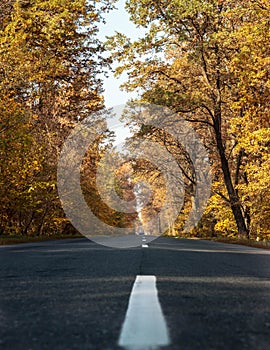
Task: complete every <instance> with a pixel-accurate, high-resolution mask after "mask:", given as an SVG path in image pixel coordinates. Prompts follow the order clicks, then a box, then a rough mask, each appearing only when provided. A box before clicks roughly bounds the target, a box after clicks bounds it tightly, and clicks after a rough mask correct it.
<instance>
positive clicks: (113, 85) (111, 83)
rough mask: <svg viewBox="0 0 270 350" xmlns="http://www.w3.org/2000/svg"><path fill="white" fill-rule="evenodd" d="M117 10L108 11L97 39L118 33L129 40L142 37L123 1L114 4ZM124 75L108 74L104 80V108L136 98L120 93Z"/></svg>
mask: <svg viewBox="0 0 270 350" xmlns="http://www.w3.org/2000/svg"><path fill="white" fill-rule="evenodd" d="M116 7H117V10H113V11H110V12H109V13H108V14H106V15H105V16H104V18H105V21H106V24H105V25H103V24H100V26H99V27H100V33H99V39H100V40H102V41H103V40H105V39H106V36H112V35H114V33H115V32H116V31H117V32H120V33H124V34H126V35H127V36H129V37H130V38H131V39H137V38H138V37H139V36H143V33H144V31H143V29H138V28H136V26H135V25H134V24H133V23H132V22H130V20H129V14H128V13H127V12H126V10H125V0H120V1H118V2H117V3H116ZM125 80H126V79H125V75H124V74H123V76H121V77H120V78H115V77H114V76H113V73H112V72H110V75H109V78H104V90H105V92H104V97H105V105H106V107H113V106H117V105H120V104H124V103H125V102H127V100H128V99H130V98H131V97H133V98H134V97H137V94H136V93H127V92H124V91H121V90H120V88H119V86H120V85H121V83H123V82H124V81H125Z"/></svg>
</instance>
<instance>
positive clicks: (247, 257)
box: [0, 238, 270, 350]
mask: <svg viewBox="0 0 270 350" xmlns="http://www.w3.org/2000/svg"><path fill="white" fill-rule="evenodd" d="M136 276H152V277H139V278H137V282H138V283H137V285H136V284H135V287H134V281H135V279H136ZM153 276H155V277H153ZM142 281H143V283H145V285H142ZM155 281H156V289H157V291H158V298H159V302H160V306H161V310H162V312H160V315H159V317H160V320H161V321H160V324H161V326H160V327H162V326H163V323H164V322H163V321H164V320H165V323H166V326H167V329H168V333H169V338H170V345H168V346H164V347H162V349H166V350H167V349H169V350H211V349H213V350H214V349H228V350H244V349H249V350H269V349H270V251H267V250H262V249H255V248H249V247H242V246H237V245H229V244H223V243H214V242H207V241H198V240H182V239H181V240H180V239H169V238H159V239H158V240H155V241H153V242H152V243H150V244H149V247H148V248H142V247H139V248H134V249H122V250H117V249H112V248H106V247H103V246H99V245H97V244H94V243H92V242H90V241H88V240H87V239H75V240H68V241H67V240H63V241H52V242H42V243H32V244H22V245H16V246H5V247H0V349H3V350H17V349H18V350H26V349H27V350H30V349H31V350H32V349H33V350H36V349H37V350H43V349H50V350H54V349H56V350H58V349H61V350H62V349H63V350H68V349H78V350H84V349H85V350H86V349H87V350H91V349H94V350H114V349H123V348H122V347H120V346H119V345H117V344H118V340H119V336H120V333H121V329H122V325H123V322H124V320H125V319H126V314H127V308H128V303H129V299H130V295H131V290H132V288H133V292H134V293H135V294H134V293H133V294H134V295H135V297H134V298H133V306H130V310H131V312H133V313H134V310H135V312H136V310H138V307H137V306H136V305H137V304H136V302H137V301H136V300H137V299H136V291H138V288H142V286H144V287H143V288H144V289H141V290H144V291H147V290H148V289H147V288H149V290H150V289H151V293H150V292H149V293H150V294H151V296H150V294H149V298H148V299H147V298H146V299H144V300H148V303H151V302H150V301H149V300H154V301H153V303H154V302H155V303H156V304H155V305H156V306H155V307H156V308H158V307H159V305H158V302H157V301H155V297H156V296H155V289H154V288H155ZM136 286H137V287H136ZM136 288H137V289H136ZM139 291H140V289H139ZM142 294H143V293H142ZM137 295H140V292H137ZM150 298H152V299H150ZM134 300H135V301H134ZM134 305H135V306H134ZM152 306H153V305H152ZM145 307H146V311H145V313H146V314H147V310H148V307H147V305H146V306H145ZM150 309H151V310H152V309H154V306H153V308H150ZM150 309H149V310H150ZM149 310H148V311H149ZM149 312H150V311H149ZM153 312H154V311H153ZM161 314H163V316H164V319H163V318H162V317H163V316H162V315H161ZM148 316H149V315H148ZM150 319H151V318H150ZM147 320H148V321H147V322H146V326H145V327H146V328H147V327H148V325H147V323H148V324H149V322H150V321H149V318H148V319H147ZM131 324H132V323H131ZM128 327H130V325H128V326H127V328H128ZM134 327H137V325H136V323H135V325H134ZM152 331H153V330H152ZM125 337H126V336H123V339H125ZM126 349H127V350H129V349H128V348H126ZM130 349H131V348H130ZM137 349H138V350H149V349H150V346H141V347H140V349H139V347H137ZM134 350H136V347H134Z"/></svg>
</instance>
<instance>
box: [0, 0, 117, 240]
mask: <svg viewBox="0 0 270 350" xmlns="http://www.w3.org/2000/svg"><path fill="white" fill-rule="evenodd" d="M112 3H113V1H107V0H104V1H101V2H96V1H86V0H75V1H69V0H54V1H47V0H26V1H25V0H24V1H22V0H5V1H3V2H1V5H0V7H1V10H0V12H1V24H0V96H1V99H0V111H1V115H0V118H1V119H0V132H1V141H0V146H1V148H0V153H1V161H0V167H1V173H0V183H1V189H0V191H1V214H0V228H1V232H2V233H3V232H4V233H25V234H27V233H35V234H42V233H43V232H47V233H48V232H51V233H54V232H55V231H57V230H58V231H61V230H62V229H63V226H64V223H65V219H64V215H63V212H62V211H61V206H60V203H59V200H58V197H57V192H56V164H57V155H58V153H59V150H60V146H61V144H62V143H63V140H64V139H65V137H66V136H67V135H68V133H69V131H70V130H71V128H73V127H74V126H75V125H76V123H77V122H78V121H79V120H82V119H84V118H85V117H86V116H89V114H90V113H91V112H92V111H95V110H97V109H99V108H101V107H102V106H103V99H102V97H101V93H102V85H101V81H100V80H99V78H98V73H99V72H100V71H101V70H102V67H103V65H106V64H107V62H106V60H104V59H103V58H102V57H101V53H102V50H103V48H102V45H101V43H100V42H99V40H98V39H97V32H98V27H97V24H98V23H99V22H100V21H101V20H102V15H103V14H104V13H105V12H106V11H108V10H109V9H110V8H112Z"/></svg>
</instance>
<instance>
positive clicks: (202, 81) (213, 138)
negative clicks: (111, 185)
mask: <svg viewBox="0 0 270 350" xmlns="http://www.w3.org/2000/svg"><path fill="white" fill-rule="evenodd" d="M126 8H127V10H128V12H129V13H130V16H131V20H132V21H133V22H134V23H135V24H136V25H139V26H143V27H145V28H147V29H148V32H147V34H146V35H145V37H143V38H141V39H139V40H137V41H135V42H131V41H130V39H129V38H127V37H126V36H125V35H124V34H121V33H117V34H116V35H115V36H114V37H112V38H110V39H109V41H108V48H109V49H111V51H112V57H113V58H114V59H116V60H118V62H119V63H120V66H119V67H118V68H117V70H116V74H121V73H122V72H123V71H124V70H126V71H127V72H128V76H129V80H128V82H127V83H126V84H125V85H124V86H125V87H126V88H127V89H136V88H140V89H142V90H143V91H144V93H143V95H142V100H143V101H146V102H150V103H156V104H159V105H163V106H167V107H169V108H170V109H172V110H174V111H175V112H177V113H179V115H181V116H183V117H184V118H185V119H186V120H187V121H189V122H190V123H191V124H192V125H194V127H195V128H196V130H197V131H198V133H199V134H200V135H201V137H202V138H203V140H204V142H205V145H206V147H207V148H208V149H209V153H210V155H211V161H212V166H213V172H214V181H216V182H223V183H224V187H225V193H224V192H223V193H222V192H220V191H217V194H218V195H219V196H220V197H221V198H222V199H223V200H224V201H225V203H227V204H229V206H230V208H231V210H232V213H233V217H234V220H235V223H236V226H237V231H238V234H239V235H240V236H244V237H247V236H248V235H249V220H248V216H249V208H245V204H244V203H243V201H241V198H240V197H241V194H239V189H240V187H239V183H240V179H241V178H244V177H245V174H244V173H245V171H244V169H243V168H242V165H243V155H244V151H243V148H242V147H239V140H240V138H241V136H242V135H241V133H240V130H237V132H235V129H234V131H232V126H233V125H234V124H235V118H237V119H238V121H239V120H241V123H243V124H244V123H245V118H244V117H243V109H241V108H240V109H236V108H235V106H236V105H237V104H239V103H244V100H243V94H244V98H245V97H247V95H248V93H246V92H245V90H244V86H245V87H247V84H246V82H244V80H245V78H244V77H245V76H246V75H248V76H252V74H251V72H249V70H248V69H249V68H248V66H249V64H246V66H245V67H244V65H245V63H241V64H242V67H241V69H242V70H241V72H240V73H239V71H238V68H237V59H238V62H239V60H240V62H242V61H243V58H241V55H239V50H240V52H242V54H243V53H244V48H245V47H246V48H247V47H248V45H250V44H251V40H250V41H249V44H248V43H247V41H246V42H245V39H244V38H245V33H246V31H247V30H249V31H250V32H251V33H252V34H251V37H250V39H251V38H252V39H255V38H257V36H260V38H261V39H260V40H262V41H263V44H262V41H261V44H262V45H265V46H266V47H268V49H269V41H267V40H265V39H264V40H263V36H262V34H263V31H262V30H263V29H262V28H263V26H261V27H260V26H259V27H255V28H253V27H252V26H253V20H254V19H256V23H257V24H259V22H260V21H261V20H262V19H263V23H264V26H265V28H266V26H267V23H268V22H267V14H268V11H269V8H268V5H267V2H266V1H264V0H263V1H246V2H244V3H243V2H240V1H234V2H232V1H230V0H222V1H221V0H212V1H210V0H209V1H202V0H192V1H189V2H187V1H183V0H174V1H169V2H168V1H164V0H158V1H146V0H140V1H134V0H129V1H127V3H126ZM258 13H259V14H258ZM239 14H240V15H239ZM268 24H269V23H268ZM259 28H260V29H259ZM258 32H259V33H258ZM243 41H244V43H243ZM255 43H256V41H255V40H254V41H253V48H254V49H255V46H256V44H255ZM262 47H263V46H261V48H262ZM241 50H242V51H241ZM265 50H267V49H265ZM268 52H269V51H268ZM257 53H258V55H257V57H258V60H259V61H260V60H261V57H262V56H261V54H262V52H260V51H259V50H257ZM264 55H265V54H264ZM268 57H269V56H268ZM263 61H264V59H263ZM253 63H254V62H252V60H251V61H250V65H252V64H253ZM265 63H266V62H265V61H264V64H265ZM261 67H262V66H260V68H258V75H257V76H258V77H259V76H260V74H261ZM253 70H254V69H253ZM265 78H266V76H265ZM240 85H241V86H240ZM259 85H260V84H259ZM268 88H269V86H268ZM251 90H253V89H251ZM254 90H255V91H256V93H257V94H259V95H260V87H259V86H255V87H254ZM267 91H268V90H267ZM264 98H265V97H264ZM253 102H254V101H253ZM253 102H252V106H253V108H254V111H255V113H257V112H258V104H257V105H256V103H255V104H254V103H253ZM264 105H265V100H264ZM247 109H248V110H249V111H250V109H249V108H246V109H245V110H247ZM249 113H250V112H249ZM239 118H240V119H239ZM266 118H268V117H266ZM237 145H238V147H236V146H237ZM221 187H223V186H221ZM216 188H217V187H216ZM246 204H247V203H246ZM246 209H247V210H246Z"/></svg>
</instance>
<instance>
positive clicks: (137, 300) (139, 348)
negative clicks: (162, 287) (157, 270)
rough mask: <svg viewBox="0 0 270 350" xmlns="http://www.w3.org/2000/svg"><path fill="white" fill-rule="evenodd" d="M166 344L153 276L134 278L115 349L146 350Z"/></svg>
mask: <svg viewBox="0 0 270 350" xmlns="http://www.w3.org/2000/svg"><path fill="white" fill-rule="evenodd" d="M169 344H170V340H169V334H168V329H167V325H166V321H165V318H164V315H163V313H162V309H161V306H160V303H159V300H158V292H157V288H156V277H155V276H137V277H136V280H135V282H134V285H133V288H132V291H131V294H130V298H129V304H128V309H127V313H126V317H125V321H124V324H123V326H122V330H121V334H120V337H119V341H118V345H120V346H122V347H123V348H124V349H126V350H150V349H158V347H160V346H166V345H169Z"/></svg>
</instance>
